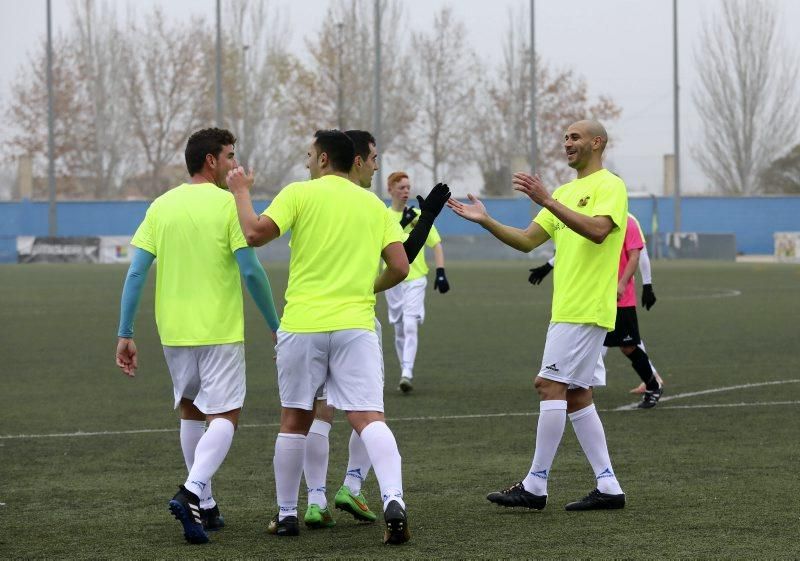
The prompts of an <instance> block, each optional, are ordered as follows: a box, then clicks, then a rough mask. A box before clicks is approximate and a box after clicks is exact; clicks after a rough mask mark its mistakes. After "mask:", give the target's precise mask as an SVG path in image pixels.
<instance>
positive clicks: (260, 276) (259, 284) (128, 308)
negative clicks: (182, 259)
mask: <svg viewBox="0 0 800 561" xmlns="http://www.w3.org/2000/svg"><path fill="white" fill-rule="evenodd" d="M234 256H235V257H236V263H237V264H238V265H239V273H240V274H241V275H242V277H243V278H244V281H245V286H247V291H248V292H249V293H250V296H251V297H252V298H253V301H255V303H256V306H257V307H258V309H259V311H260V312H261V315H262V316H264V319H265V320H266V322H267V325H268V326H269V328H270V330H272V331H277V330H278V327H279V326H280V321H279V320H278V314H277V312H276V311H275V302H274V301H273V299H272V287H271V286H270V284H269V278H268V277H267V273H266V271H264V268H263V267H262V266H261V263H259V261H258V257H257V256H256V253H255V251H254V250H253V248H252V247H244V248H241V249H238V250H236V252H234ZM154 260H155V255H153V254H152V253H150V252H149V251H145V250H144V249H141V248H138V247H137V248H136V249H135V251H134V254H133V257H132V259H131V265H130V267H129V268H128V275H127V277H126V278H125V286H124V287H123V289H122V302H121V304H120V321H119V329H118V331H117V335H118V336H119V337H125V338H131V337H133V320H134V318H135V317H136V310H137V309H138V308H139V300H140V299H141V296H142V289H143V288H144V283H145V281H147V274H148V273H149V271H150V267H151V266H152V264H153V261H154Z"/></svg>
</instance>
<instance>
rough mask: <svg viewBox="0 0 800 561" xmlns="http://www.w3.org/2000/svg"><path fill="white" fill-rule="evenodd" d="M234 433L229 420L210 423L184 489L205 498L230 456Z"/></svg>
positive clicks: (199, 445)
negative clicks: (219, 470)
mask: <svg viewBox="0 0 800 561" xmlns="http://www.w3.org/2000/svg"><path fill="white" fill-rule="evenodd" d="M234 432H235V428H234V426H233V423H231V422H230V421H229V420H228V419H223V418H222V417H217V418H216V419H214V420H213V421H211V422H210V423H209V425H208V429H206V432H205V434H204V435H203V437H202V438H201V439H200V441H199V442H198V443H197V447H196V448H195V451H194V462H193V463H192V469H191V470H189V477H187V478H186V483H184V487H186V488H187V489H188V490H189V491H191V492H192V493H194V494H195V495H197V496H198V497H202V496H203V493H204V491H205V488H206V487H209V486H210V483H211V478H212V477H213V476H214V474H215V473H216V472H217V470H218V469H219V466H221V465H222V462H223V461H224V460H225V456H227V455H228V450H230V448H231V443H232V442H233V434H234Z"/></svg>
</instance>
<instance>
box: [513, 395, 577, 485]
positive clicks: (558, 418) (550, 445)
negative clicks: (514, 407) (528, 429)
mask: <svg viewBox="0 0 800 561" xmlns="http://www.w3.org/2000/svg"><path fill="white" fill-rule="evenodd" d="M566 424H567V402H566V400H561V399H552V400H547V401H541V402H539V422H538V424H537V426H536V449H535V450H534V452H533V463H532V464H531V469H530V471H529V472H528V475H527V476H526V477H525V479H523V480H522V486H523V487H525V490H526V491H528V492H529V493H533V494H534V495H546V494H547V478H548V477H550V468H551V467H552V465H553V458H555V457H556V451H557V450H558V445H559V444H561V437H563V436H564V426H565V425H566Z"/></svg>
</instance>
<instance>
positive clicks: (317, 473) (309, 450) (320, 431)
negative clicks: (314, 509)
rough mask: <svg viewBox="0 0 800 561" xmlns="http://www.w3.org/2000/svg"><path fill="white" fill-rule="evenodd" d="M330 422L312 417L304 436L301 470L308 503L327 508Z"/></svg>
mask: <svg viewBox="0 0 800 561" xmlns="http://www.w3.org/2000/svg"><path fill="white" fill-rule="evenodd" d="M330 432H331V424H330V423H327V422H325V421H323V420H321V419H314V422H313V423H311V428H310V429H308V436H307V437H306V447H305V456H304V459H303V472H304V473H305V476H306V486H307V488H308V504H316V505H319V507H320V508H327V506H328V499H327V497H326V496H325V490H326V479H327V477H328V457H329V455H330V442H329V441H328V435H329V433H330Z"/></svg>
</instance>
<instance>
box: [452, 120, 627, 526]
mask: <svg viewBox="0 0 800 561" xmlns="http://www.w3.org/2000/svg"><path fill="white" fill-rule="evenodd" d="M607 143H608V134H607V133H606V130H605V128H604V127H603V125H601V124H600V123H598V122H597V121H578V122H576V123H573V124H572V125H570V126H569V128H567V131H566V134H565V135H564V151H565V153H566V157H567V164H568V165H569V166H570V167H571V168H573V169H574V170H575V171H576V172H577V178H576V179H575V180H573V181H571V182H569V183H567V184H565V185H562V186H561V187H559V188H558V189H556V190H555V191H554V192H553V194H552V196H551V195H550V193H549V192H548V190H547V189H546V188H545V186H544V184H543V183H542V181H541V179H540V178H539V177H538V176H534V177H531V176H530V175H528V174H525V173H515V174H514V177H513V183H514V189H515V190H516V191H520V192H522V193H525V194H526V195H527V196H528V197H530V199H531V200H533V202H535V203H536V204H538V205H540V206H541V207H542V210H541V211H539V214H537V215H536V217H535V218H534V220H533V221H532V222H531V223H530V224H529V225H528V227H527V228H525V229H524V230H523V229H520V228H514V227H511V226H506V225H505V224H501V223H500V222H498V221H496V220H495V219H493V218H492V217H491V216H489V214H488V213H487V211H486V207H485V206H484V205H483V203H481V202H480V201H479V200H478V199H477V198H475V197H474V196H472V195H469V199H470V201H471V204H465V203H461V202H459V201H457V200H455V199H451V200H450V201H449V202H448V203H447V204H448V206H449V207H450V208H451V209H452V210H453V211H454V212H455V213H456V214H458V215H459V216H461V217H462V218H465V219H467V220H470V221H472V222H476V223H478V224H479V225H481V226H482V227H483V228H485V229H486V230H488V231H489V233H491V234H492V235H493V236H495V237H496V238H497V239H499V240H500V241H502V242H503V243H505V244H506V245H508V246H510V247H513V248H514V249H518V250H520V251H524V252H530V251H532V250H533V249H535V248H536V247H538V246H540V245H542V244H543V243H544V242H546V241H547V240H548V239H551V238H552V240H553V242H554V243H555V245H556V247H557V248H558V251H559V266H558V269H557V270H556V272H555V275H554V281H553V306H552V315H551V319H550V326H549V327H548V330H547V339H546V341H545V346H544V353H543V356H542V362H541V367H540V369H539V371H538V374H537V376H536V378H535V381H534V386H535V387H536V391H537V392H538V394H539V397H540V403H539V419H538V424H537V430H536V448H535V451H534V454H533V461H532V463H531V467H530V471H529V472H528V474H527V475H526V476H525V478H524V479H523V480H522V481H520V482H517V483H515V484H513V485H511V486H510V487H508V488H507V489H504V490H502V491H498V492H494V493H490V494H489V495H488V496H487V497H486V498H487V499H488V500H489V501H491V502H493V503H496V504H499V505H501V506H507V507H523V508H530V509H536V510H541V509H543V508H544V507H545V506H546V504H547V480H548V478H549V476H550V468H551V466H552V464H553V459H554V458H555V454H556V451H557V450H558V446H559V444H560V443H561V438H562V437H563V435H564V425H565V423H566V419H567V416H569V419H570V421H572V427H573V428H574V429H575V435H576V436H577V437H578V442H580V445H581V448H582V449H583V452H584V454H586V458H587V459H588V460H589V463H590V464H591V466H592V470H593V471H594V474H595V480H596V485H597V486H596V487H595V489H593V490H592V491H591V492H589V494H588V495H586V496H585V497H583V498H582V499H580V500H577V501H574V502H571V503H569V504H567V505H566V507H565V508H566V510H570V511H578V510H596V509H619V508H624V507H625V494H624V493H623V491H622V488H621V487H620V484H619V481H618V480H617V477H616V475H615V474H614V471H613V469H612V467H611V458H610V456H609V453H608V446H607V444H606V437H605V431H604V429H603V424H602V422H601V421H600V417H599V415H598V413H597V409H596V408H595V405H594V403H593V398H592V386H593V385H594V384H595V379H594V378H595V377H594V374H595V366H596V365H597V361H598V359H599V357H600V349H601V348H602V346H603V340H604V338H605V335H606V333H607V332H608V331H610V330H612V329H613V328H614V316H615V314H616V292H617V291H616V287H617V286H618V283H617V269H618V266H619V265H618V264H619V254H620V251H621V249H622V243H623V241H624V239H625V230H626V227H627V216H628V195H627V192H626V190H625V183H623V181H622V180H621V179H620V178H619V177H617V176H615V175H614V174H612V173H611V172H609V171H608V170H606V169H605V168H604V167H603V151H604V150H605V147H606V145H607Z"/></svg>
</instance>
